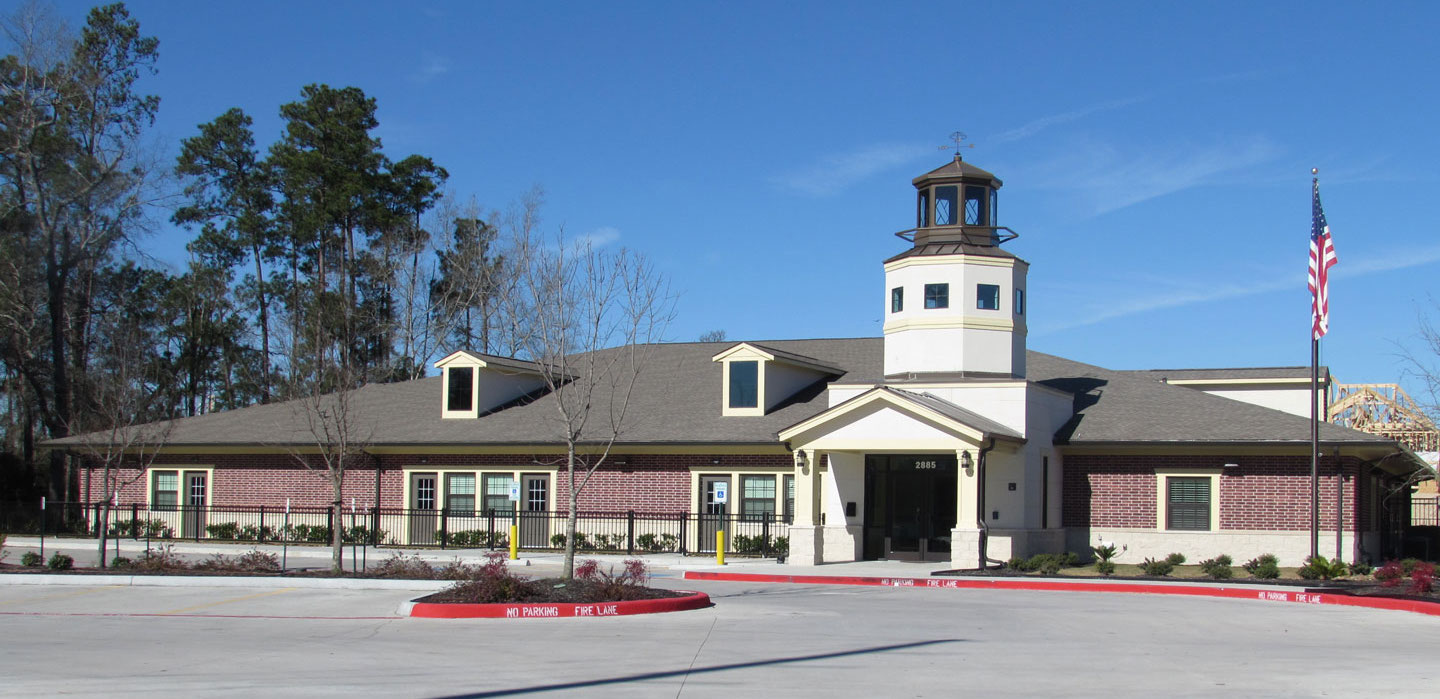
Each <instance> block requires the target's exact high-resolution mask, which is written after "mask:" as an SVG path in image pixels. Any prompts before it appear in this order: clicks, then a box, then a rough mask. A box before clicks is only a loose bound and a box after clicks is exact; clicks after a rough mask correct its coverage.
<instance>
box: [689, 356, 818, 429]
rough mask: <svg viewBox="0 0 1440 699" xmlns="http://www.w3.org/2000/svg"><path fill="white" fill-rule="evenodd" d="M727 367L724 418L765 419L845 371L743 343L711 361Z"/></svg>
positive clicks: (722, 396)
mask: <svg viewBox="0 0 1440 699" xmlns="http://www.w3.org/2000/svg"><path fill="white" fill-rule="evenodd" d="M710 359H711V361H715V362H720V363H721V366H722V367H723V368H722V370H721V372H720V376H721V382H722V383H721V391H720V414H721V415H726V416H737V417H744V416H757V415H764V414H766V413H767V412H769V411H770V410H771V409H772V408H774V407H775V406H777V405H779V404H781V403H783V402H785V401H786V400H787V399H789V398H790V397H791V396H793V395H795V394H796V393H799V392H800V391H801V390H802V389H804V388H805V387H807V386H810V385H812V384H814V383H815V382H816V381H821V380H823V379H825V378H827V377H832V376H839V375H841V374H843V373H845V371H844V370H843V369H840V368H837V367H834V366H831V365H829V364H826V363H824V362H822V361H820V360H818V359H814V358H811V357H806V356H804V355H799V354H795V353H793V352H785V351H783V350H778V349H775V348H773V347H766V346H764V345H757V344H754V343H750V342H741V343H740V344H737V345H734V346H732V347H730V348H729V349H726V350H725V351H724V352H721V353H720V354H717V355H715V356H714V357H711V358H710Z"/></svg>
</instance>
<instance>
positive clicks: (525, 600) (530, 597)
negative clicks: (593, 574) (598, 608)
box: [415, 578, 693, 604]
mask: <svg viewBox="0 0 1440 699" xmlns="http://www.w3.org/2000/svg"><path fill="white" fill-rule="evenodd" d="M527 582H528V583H529V585H527V588H528V592H529V594H526V595H522V596H520V597H518V598H517V599H511V600H506V601H505V604H538V603H560V604H590V603H594V602H630V601H634V600H642V599H669V598H672V597H686V596H688V595H690V594H693V593H689V592H677V591H675V590H665V589H661V588H655V587H637V586H633V585H627V586H624V587H622V588H619V592H620V594H618V595H617V594H614V593H615V591H616V588H615V586H611V585H605V584H604V583H603V582H597V581H591V580H579V579H576V580H570V581H568V582H567V581H565V580H561V579H559V578H542V579H539V580H528V581H527ZM415 601H416V602H437V603H442V604H473V603H475V602H476V600H474V599H471V598H469V597H467V596H466V595H464V594H461V593H459V592H457V591H456V590H453V589H450V590H441V591H440V592H436V593H434V594H430V595H426V596H424V597H421V598H419V599H417V600H415Z"/></svg>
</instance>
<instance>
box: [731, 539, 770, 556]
mask: <svg viewBox="0 0 1440 699" xmlns="http://www.w3.org/2000/svg"><path fill="white" fill-rule="evenodd" d="M733 543H734V549H735V553H738V554H742V555H752V556H761V555H764V554H765V552H767V551H769V552H770V553H772V554H773V553H775V545H774V544H773V543H771V541H770V537H768V536H765V535H763V534H756V535H755V536H745V535H744V534H736V535H735V539H734V542H733Z"/></svg>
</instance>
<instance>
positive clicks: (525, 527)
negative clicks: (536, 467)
mask: <svg viewBox="0 0 1440 699" xmlns="http://www.w3.org/2000/svg"><path fill="white" fill-rule="evenodd" d="M520 545H521V546H522V547H525V548H545V547H547V546H549V545H550V475H549V474H545V473H527V474H525V475H523V476H521V477H520Z"/></svg>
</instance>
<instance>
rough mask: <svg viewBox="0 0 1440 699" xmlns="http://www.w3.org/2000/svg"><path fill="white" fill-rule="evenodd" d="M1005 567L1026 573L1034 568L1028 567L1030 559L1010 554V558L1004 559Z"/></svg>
mask: <svg viewBox="0 0 1440 699" xmlns="http://www.w3.org/2000/svg"><path fill="white" fill-rule="evenodd" d="M1005 567H1006V568H1009V569H1010V570H1013V571H1015V572H1018V573H1028V572H1030V571H1031V570H1034V569H1033V568H1031V567H1030V559H1028V558H1023V557H1021V556H1011V557H1010V560H1008V561H1005Z"/></svg>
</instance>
